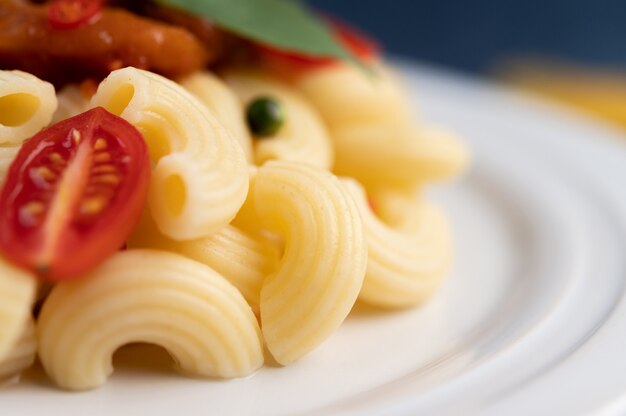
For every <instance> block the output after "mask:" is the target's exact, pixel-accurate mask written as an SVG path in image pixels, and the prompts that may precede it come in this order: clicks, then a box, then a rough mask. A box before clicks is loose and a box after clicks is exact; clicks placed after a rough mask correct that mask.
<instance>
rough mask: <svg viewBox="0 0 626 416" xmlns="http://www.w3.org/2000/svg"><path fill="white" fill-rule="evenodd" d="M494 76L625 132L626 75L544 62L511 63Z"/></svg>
mask: <svg viewBox="0 0 626 416" xmlns="http://www.w3.org/2000/svg"><path fill="white" fill-rule="evenodd" d="M497 74H498V75H499V76H500V77H501V78H503V79H505V80H506V81H508V82H510V83H512V84H514V85H516V86H519V87H522V88H524V89H526V90H528V91H531V92H535V93H538V94H540V95H542V96H544V97H547V98H551V99H554V100H556V101H558V102H561V103H563V104H567V105H570V106H574V107H576V108H578V109H581V110H583V111H586V112H588V113H590V114H593V115H596V116H600V117H602V118H604V119H606V120H609V121H612V122H614V123H616V124H618V125H619V126H621V127H623V128H626V71H624V72H619V71H616V70H609V69H599V68H583V67H577V66H574V65H569V64H561V63H558V64H555V63H552V62H549V63H547V62H544V61H532V60H529V61H514V62H509V63H507V64H505V65H503V66H501V67H500V69H499V70H498V71H497Z"/></svg>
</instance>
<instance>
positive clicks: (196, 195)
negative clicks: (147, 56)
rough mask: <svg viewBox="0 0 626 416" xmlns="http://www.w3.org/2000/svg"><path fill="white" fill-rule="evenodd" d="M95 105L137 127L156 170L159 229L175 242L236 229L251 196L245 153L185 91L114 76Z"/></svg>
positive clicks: (152, 79) (128, 73)
mask: <svg viewBox="0 0 626 416" xmlns="http://www.w3.org/2000/svg"><path fill="white" fill-rule="evenodd" d="M92 105H94V106H103V107H105V108H106V109H108V110H109V111H111V112H113V113H114V114H118V115H120V116H121V117H123V118H125V119H126V120H128V121H129V122H130V123H132V124H133V125H135V127H137V129H138V130H139V131H140V132H141V133H142V135H143V137H144V139H145V140H146V142H147V144H148V147H149V150H150V155H151V157H152V160H153V163H154V168H153V172H152V178H151V185H150V191H149V197H148V201H149V204H150V210H151V212H152V215H153V217H154V219H155V221H156V224H157V226H158V227H159V230H160V231H161V232H162V233H163V234H165V235H167V236H168V237H170V238H172V239H175V240H190V239H194V238H200V237H205V236H207V235H209V234H211V233H212V232H214V231H216V230H217V229H219V228H220V227H223V226H224V225H226V224H228V223H229V222H230V221H231V220H232V218H233V217H234V216H235V214H236V213H237V211H238V210H239V208H240V207H241V205H242V204H243V202H244V200H245V198H246V194H247V191H248V170H247V162H246V158H245V155H244V153H243V151H242V149H241V146H240V145H239V144H238V143H237V141H236V140H235V139H234V138H233V137H232V136H231V135H230V134H229V133H228V132H227V131H226V129H225V128H224V127H223V126H222V125H221V124H220V123H219V122H218V121H217V120H216V119H215V117H213V116H212V115H211V113H210V112H209V110H208V109H207V108H206V106H204V105H203V104H202V103H200V102H199V101H198V100H197V99H196V98H195V97H194V96H193V95H191V94H190V93H189V92H187V91H186V90H185V89H184V88H183V87H182V86H180V85H178V84H176V83H175V82H173V81H170V80H168V79H166V78H163V77H161V76H159V75H156V74H153V73H150V72H147V71H142V70H139V69H135V68H124V69H120V70H117V71H113V72H112V73H111V74H110V75H109V76H108V77H107V78H106V79H105V80H104V81H103V82H102V83H101V84H100V86H99V87H98V91H97V93H96V95H95V96H94V97H93V98H92Z"/></svg>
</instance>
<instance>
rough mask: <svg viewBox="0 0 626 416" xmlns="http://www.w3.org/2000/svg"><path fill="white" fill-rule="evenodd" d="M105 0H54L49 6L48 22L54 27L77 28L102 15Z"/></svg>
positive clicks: (61, 28) (60, 28)
mask: <svg viewBox="0 0 626 416" xmlns="http://www.w3.org/2000/svg"><path fill="white" fill-rule="evenodd" d="M103 5H104V0H53V1H52V2H51V3H50V5H49V6H48V22H49V23H50V26H52V28H54V29H59V30H67V29H75V28H77V27H79V26H82V25H84V24H86V23H89V22H92V21H94V20H96V19H97V18H98V17H99V16H100V12H101V11H102V7H103Z"/></svg>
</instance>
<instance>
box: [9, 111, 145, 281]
mask: <svg viewBox="0 0 626 416" xmlns="http://www.w3.org/2000/svg"><path fill="white" fill-rule="evenodd" d="M149 178H150V159H149V155H148V149H147V146H146V144H145V142H144V140H143V138H142V136H141V134H140V133H139V132H138V131H137V129H136V128H135V127H133V126H132V125H131V124H129V123H128V122H126V121H125V120H123V119H122V118H120V117H117V116H115V115H113V114H111V113H109V112H108V111H106V110H105V109H103V108H101V107H99V108H94V109H92V110H89V111H87V112H85V113H82V114H80V115H78V116H75V117H72V118H70V119H67V120H64V121H61V122H60V123H57V124H55V125H53V126H51V127H49V128H47V129H45V130H43V131H41V132H40V133H38V134H36V135H35V136H34V137H32V138H31V139H30V140H28V141H26V142H25V143H24V144H23V145H22V147H21V149H20V151H19V153H18V154H17V156H16V158H15V160H14V161H13V163H12V164H11V166H10V168H9V171H8V173H7V177H6V179H5V183H4V187H3V188H2V192H1V193H0V251H1V252H2V253H3V254H4V255H5V256H6V257H7V258H8V259H9V260H10V261H13V262H14V263H16V264H17V265H19V266H22V267H24V268H27V269H30V270H33V271H35V272H36V273H38V274H39V275H40V276H41V277H43V278H45V279H48V280H53V281H59V280H66V279H71V278H74V277H77V276H80V275H81V274H83V273H85V272H86V271H88V270H89V269H91V268H93V267H94V266H95V265H97V264H98V263H100V262H101V261H103V260H104V259H106V258H107V257H108V256H110V255H111V254H113V253H114V252H116V251H117V250H119V248H120V247H121V246H122V245H123V244H124V243H125V241H126V239H127V237H128V235H129V234H130V232H131V231H132V229H133V227H134V226H135V224H136V223H137V222H138V220H139V217H140V215H141V212H142V210H143V207H144V205H145V201H146V198H147V192H148V185H149Z"/></svg>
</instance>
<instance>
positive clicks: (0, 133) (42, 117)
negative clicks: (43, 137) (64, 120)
mask: <svg viewBox="0 0 626 416" xmlns="http://www.w3.org/2000/svg"><path fill="white" fill-rule="evenodd" d="M56 108H57V99H56V96H55V93H54V87H53V86H52V84H50V83H48V82H45V81H42V80H40V79H39V78H37V77H35V76H34V75H31V74H28V73H26V72H22V71H0V181H1V180H2V179H3V178H4V175H5V174H6V172H7V170H8V169H9V165H10V164H11V162H12V161H13V159H14V158H15V155H16V154H17V152H18V151H19V148H20V145H21V144H22V143H23V142H24V140H26V139H28V138H30V137H32V136H33V135H34V134H35V133H37V132H39V131H40V130H41V129H43V128H44V127H46V126H47V125H48V123H50V120H52V115H53V113H54V111H55V110H56Z"/></svg>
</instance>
